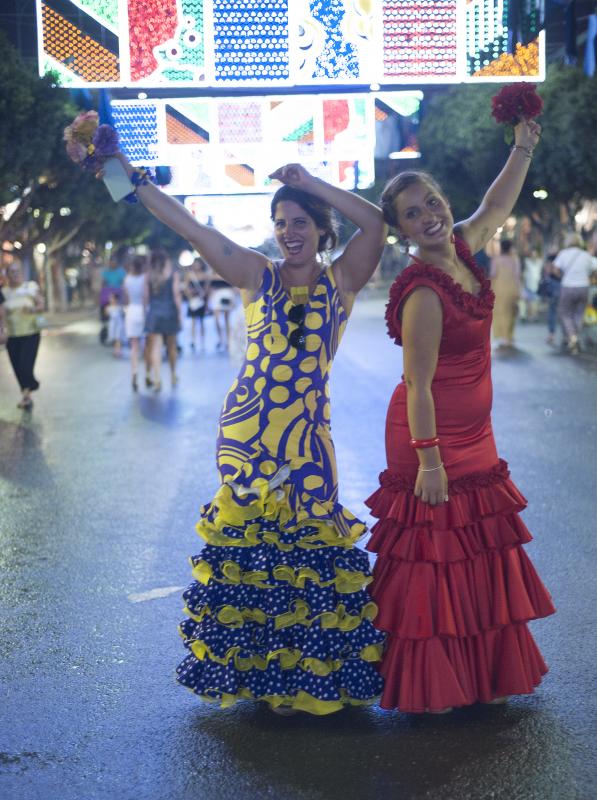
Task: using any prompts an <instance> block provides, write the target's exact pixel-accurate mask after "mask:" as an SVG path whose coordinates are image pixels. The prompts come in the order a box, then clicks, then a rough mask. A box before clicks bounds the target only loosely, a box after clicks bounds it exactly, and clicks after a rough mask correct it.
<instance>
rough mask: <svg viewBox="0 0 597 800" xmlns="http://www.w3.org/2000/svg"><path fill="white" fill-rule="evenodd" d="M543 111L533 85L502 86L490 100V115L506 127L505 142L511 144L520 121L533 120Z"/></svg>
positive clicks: (522, 83)
mask: <svg viewBox="0 0 597 800" xmlns="http://www.w3.org/2000/svg"><path fill="white" fill-rule="evenodd" d="M542 109H543V100H542V99H541V98H540V97H539V95H538V94H537V87H536V85H535V84H534V83H526V82H525V81H522V82H521V83H513V84H510V85H509V86H504V87H503V88H502V89H500V91H499V92H498V93H497V94H496V95H495V96H494V97H492V99H491V113H492V114H493V116H494V118H495V121H496V122H499V123H501V124H504V125H506V126H507V127H506V136H505V138H506V141H507V142H511V141H512V139H513V131H512V128H514V126H515V125H518V123H519V122H520V121H521V120H522V119H527V120H528V119H533V118H534V117H537V116H539V114H540V113H541V110H542Z"/></svg>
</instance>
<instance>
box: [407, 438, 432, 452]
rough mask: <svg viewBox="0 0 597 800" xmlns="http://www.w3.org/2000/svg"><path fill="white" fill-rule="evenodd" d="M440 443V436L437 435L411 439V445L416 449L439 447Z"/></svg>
mask: <svg viewBox="0 0 597 800" xmlns="http://www.w3.org/2000/svg"><path fill="white" fill-rule="evenodd" d="M438 444H439V436H435V437H434V438H433V439H411V440H410V446H411V447H414V448H415V449H416V450H424V449H426V448H427V447H437V445H438Z"/></svg>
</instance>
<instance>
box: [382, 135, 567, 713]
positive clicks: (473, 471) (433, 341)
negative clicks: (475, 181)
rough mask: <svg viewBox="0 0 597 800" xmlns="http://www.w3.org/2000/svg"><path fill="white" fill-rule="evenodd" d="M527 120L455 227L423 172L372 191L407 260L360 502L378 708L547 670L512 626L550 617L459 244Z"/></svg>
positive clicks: (477, 231) (523, 144)
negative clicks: (369, 562)
mask: <svg viewBox="0 0 597 800" xmlns="http://www.w3.org/2000/svg"><path fill="white" fill-rule="evenodd" d="M539 133H540V128H539V126H538V125H537V123H535V122H529V121H523V122H521V123H520V124H518V125H517V126H516V128H515V145H514V147H513V148H512V152H511V154H510V157H509V158H508V161H507V163H506V165H505V166H504V168H503V170H502V172H501V173H500V174H499V176H498V177H497V178H496V180H495V181H494V183H493V184H492V186H491V187H490V189H489V190H488V192H487V194H486V195H485V197H484V199H483V201H482V203H481V205H480V207H479V208H478V209H477V211H476V212H475V213H474V214H473V215H472V216H471V217H470V218H469V219H467V220H465V221H464V222H462V223H459V224H458V225H456V226H455V225H454V220H453V217H452V213H451V210H450V206H449V204H448V201H447V200H446V198H445V197H444V195H443V194H442V192H441V190H440V189H439V187H438V186H437V184H436V183H435V182H434V181H433V179H432V178H431V177H430V176H428V175H426V174H425V173H419V172H408V173H401V174H400V175H398V176H396V177H395V178H394V179H393V180H392V181H390V183H389V184H388V185H387V187H386V188H385V190H384V193H383V195H382V207H383V209H384V215H385V218H386V221H387V222H388V223H390V224H391V225H393V226H394V227H395V228H396V229H397V231H398V233H399V235H400V237H401V238H402V239H403V240H408V241H410V242H413V243H414V244H415V245H417V247H418V253H419V254H418V256H415V257H413V261H412V263H411V264H410V265H409V266H408V267H407V269H405V270H404V272H403V273H402V274H401V275H400V276H399V277H398V278H397V279H396V281H395V282H394V284H393V286H392V288H391V290H390V301H389V303H388V308H387V313H386V318H387V322H388V329H389V333H390V336H391V337H392V338H394V339H395V341H396V343H397V344H400V345H402V347H403V349H404V376H403V379H402V382H401V383H400V384H399V385H398V386H397V388H396V390H395V391H394V394H393V396H392V399H391V401H390V406H389V409H388V416H387V422H386V451H387V461H388V468H387V469H386V470H385V471H384V472H382V473H381V475H380V483H381V486H380V488H379V489H378V490H377V491H376V492H375V493H374V494H373V495H372V496H371V497H370V498H369V501H368V504H369V506H370V508H371V511H372V514H373V515H374V516H375V517H377V518H378V522H377V523H376V524H375V526H374V528H373V536H372V538H371V540H370V543H369V549H370V550H372V551H373V552H375V553H377V554H378V556H377V562H376V565H375V570H374V581H373V584H372V585H371V592H372V595H373V599H374V600H375V602H376V603H377V605H378V606H379V614H378V617H377V619H376V620H375V625H376V626H377V627H378V628H380V629H381V630H383V631H385V632H386V634H387V642H386V649H385V654H384V657H383V661H382V665H381V672H382V675H383V677H384V678H385V689H384V693H383V696H382V701H381V706H382V707H383V708H398V709H400V710H401V711H408V712H425V711H429V712H435V713H438V712H444V711H448V710H451V708H453V707H454V706H465V705H469V704H470V703H474V702H479V701H480V702H483V703H496V702H503V701H504V700H505V699H507V697H508V696H509V695H513V694H527V693H530V692H532V691H533V690H534V688H535V687H536V686H537V685H538V684H539V682H540V680H541V676H542V675H543V674H545V672H546V671H547V667H546V665H545V663H544V661H543V658H542V657H541V654H540V652H539V650H538V648H537V645H536V644H535V642H534V640H533V638H532V636H531V634H530V632H529V631H528V629H527V625H526V623H527V622H528V621H529V620H531V619H535V618H537V617H544V616H546V615H548V614H551V613H553V611H554V608H553V605H552V603H551V599H550V597H549V594H548V593H547V591H546V589H545V587H544V586H543V584H542V583H541V581H540V580H539V577H538V576H537V574H536V572H535V570H534V568H533V566H532V564H531V562H530V561H529V559H528V557H527V555H526V553H525V552H524V551H523V549H522V545H523V544H524V543H525V542H528V541H530V539H531V536H530V534H529V532H528V531H527V529H526V527H525V525H524V523H523V522H522V520H521V519H520V517H519V516H518V512H519V511H522V509H523V508H524V507H525V506H526V501H525V499H524V497H523V496H522V494H521V493H520V492H519V491H518V489H517V488H516V487H515V486H514V484H513V483H512V482H511V480H510V478H509V472H508V466H507V464H506V462H505V461H503V460H501V459H500V458H499V457H498V454H497V451H496V447H495V442H494V438H493V432H492V428H491V417H490V414H491V400H492V385H491V372H490V353H491V348H490V328H491V312H492V306H493V299H494V298H493V293H492V291H491V286H490V283H489V281H488V280H487V278H486V277H485V276H484V274H483V272H482V271H481V270H480V269H479V267H477V265H476V264H475V260H474V258H473V256H472V254H471V253H473V252H476V251H478V250H480V249H481V248H482V247H483V246H484V245H485V244H486V243H487V242H488V241H489V239H491V238H492V236H493V235H494V234H495V232H496V230H497V229H498V228H499V227H500V226H501V225H503V224H504V222H505V220H506V218H507V217H508V216H509V215H510V213H511V211H512V208H513V206H514V203H515V201H516V199H517V197H518V195H519V193H520V190H521V188H522V184H523V181H524V178H525V176H526V173H527V170H528V166H529V163H530V159H531V157H532V152H533V148H534V146H535V145H536V144H537V142H538V139H539Z"/></svg>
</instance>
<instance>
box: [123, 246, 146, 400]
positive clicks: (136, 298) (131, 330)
mask: <svg viewBox="0 0 597 800" xmlns="http://www.w3.org/2000/svg"><path fill="white" fill-rule="evenodd" d="M146 266H147V259H146V258H145V256H135V257H134V258H133V261H132V263H131V266H130V271H129V273H128V275H127V276H126V278H125V279H124V284H123V290H124V303H125V307H124V331H125V335H126V338H127V339H128V341H129V343H130V348H131V384H132V387H133V391H134V392H136V391H137V390H138V388H139V384H138V379H137V373H138V371H139V359H140V356H141V340H142V338H143V331H144V329H145V297H146V286H145V269H146Z"/></svg>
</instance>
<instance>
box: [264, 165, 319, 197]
mask: <svg viewBox="0 0 597 800" xmlns="http://www.w3.org/2000/svg"><path fill="white" fill-rule="evenodd" d="M269 177H270V178H271V179H272V180H276V181H280V182H281V183H285V184H286V185H287V186H292V187H293V188H295V189H303V191H308V186H309V184H310V183H311V182H312V181H313V180H314V178H313V175H311V174H310V173H309V172H307V170H306V169H305V168H304V167H303V166H301V165H300V164H286V165H285V166H283V167H280V168H279V169H277V170H275V172H272V173H271V175H270V176H269Z"/></svg>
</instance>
